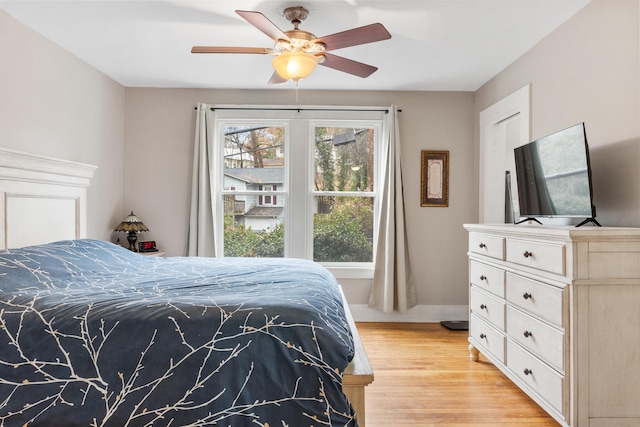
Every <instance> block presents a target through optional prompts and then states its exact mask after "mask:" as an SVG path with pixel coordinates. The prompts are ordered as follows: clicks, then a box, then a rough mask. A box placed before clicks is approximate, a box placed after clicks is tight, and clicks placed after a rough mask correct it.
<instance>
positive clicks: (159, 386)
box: [0, 150, 373, 427]
mask: <svg viewBox="0 0 640 427" xmlns="http://www.w3.org/2000/svg"><path fill="white" fill-rule="evenodd" d="M26 157H27V164H28V167H24V165H23V162H24V158H25V156H24V155H23V154H21V153H16V152H8V151H4V150H0V201H1V202H0V203H2V205H3V206H0V208H3V209H0V212H2V214H1V215H2V218H0V219H1V220H2V225H3V227H0V228H2V229H3V230H2V235H1V236H0V245H1V246H2V247H1V248H0V426H14V425H17V426H22V425H28V426H52V425H65V426H68V427H71V426H118V427H121V426H147V425H148V426H205V425H221V426H248V425H256V426H271V427H273V426H291V427H293V426H296V427H298V426H306V425H309V426H321V425H328V426H358V425H360V426H364V387H365V386H366V385H367V384H369V383H370V382H371V381H372V380H373V373H372V372H371V367H370V365H369V363H368V361H367V359H366V354H365V353H364V349H363V348H362V344H361V342H360V340H359V337H358V335H357V330H356V329H355V325H354V323H353V320H352V319H351V316H350V314H349V312H348V307H347V306H346V304H345V302H344V295H342V292H341V289H340V287H339V285H338V284H337V282H336V281H335V279H334V278H333V276H332V275H331V274H330V273H329V272H328V271H327V270H326V269H324V268H322V267H321V266H319V265H318V264H316V263H313V262H310V261H305V260H294V259H252V260H250V261H248V260H246V259H234V258H195V257H167V258H165V257H145V256H142V255H139V254H136V253H133V252H130V251H128V250H126V249H124V248H121V247H119V246H117V245H114V244H112V243H110V242H105V241H101V240H94V239H86V238H85V233H86V220H85V218H86V201H85V198H86V189H87V188H88V186H89V182H90V179H91V176H92V174H93V170H94V169H95V168H92V167H89V165H82V164H72V163H71V162H64V161H59V160H55V159H46V158H37V157H35V156H26ZM7 159H8V160H7ZM16 163H20V166H19V167H16ZM54 211H55V212H56V213H55V214H50V215H46V216H43V215H37V214H36V215H34V214H31V216H29V215H27V214H26V213H25V212H31V213H33V212H54ZM25 215H27V216H25ZM26 221H29V225H30V226H33V222H34V221H35V222H44V224H39V225H37V226H36V227H35V228H36V229H37V230H38V233H33V232H28V231H25V222H26ZM31 230H33V228H31ZM34 234H35V236H34ZM7 248H9V249H7Z"/></svg>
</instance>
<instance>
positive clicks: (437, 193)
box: [420, 150, 449, 207]
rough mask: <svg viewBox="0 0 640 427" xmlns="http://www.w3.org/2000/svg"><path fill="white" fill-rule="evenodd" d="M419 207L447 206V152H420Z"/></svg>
mask: <svg viewBox="0 0 640 427" xmlns="http://www.w3.org/2000/svg"><path fill="white" fill-rule="evenodd" d="M420 157H421V183H420V206H434V207H447V206H449V151H443V150H422V155H421V156H420Z"/></svg>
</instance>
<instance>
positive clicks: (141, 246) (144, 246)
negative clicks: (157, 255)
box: [138, 240, 158, 252]
mask: <svg viewBox="0 0 640 427" xmlns="http://www.w3.org/2000/svg"><path fill="white" fill-rule="evenodd" d="M138 251H140V252H157V251H158V248H157V247H156V242H155V240H149V241H146V242H138Z"/></svg>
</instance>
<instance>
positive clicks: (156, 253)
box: [138, 251, 164, 256]
mask: <svg viewBox="0 0 640 427" xmlns="http://www.w3.org/2000/svg"><path fill="white" fill-rule="evenodd" d="M138 253H139V254H140V255H144V256H164V252H160V251H159V252H138Z"/></svg>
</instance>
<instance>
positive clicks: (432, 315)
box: [349, 304, 469, 323]
mask: <svg viewBox="0 0 640 427" xmlns="http://www.w3.org/2000/svg"><path fill="white" fill-rule="evenodd" d="M349 308H350V310H351V314H352V315H353V319H354V320H355V321H356V322H415V323H438V322H441V321H444V320H454V321H455V320H468V319H469V307H468V306H466V305H417V306H415V307H413V308H411V309H409V310H407V312H406V313H383V312H382V311H380V310H376V309H373V308H369V306H368V305H367V304H349Z"/></svg>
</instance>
